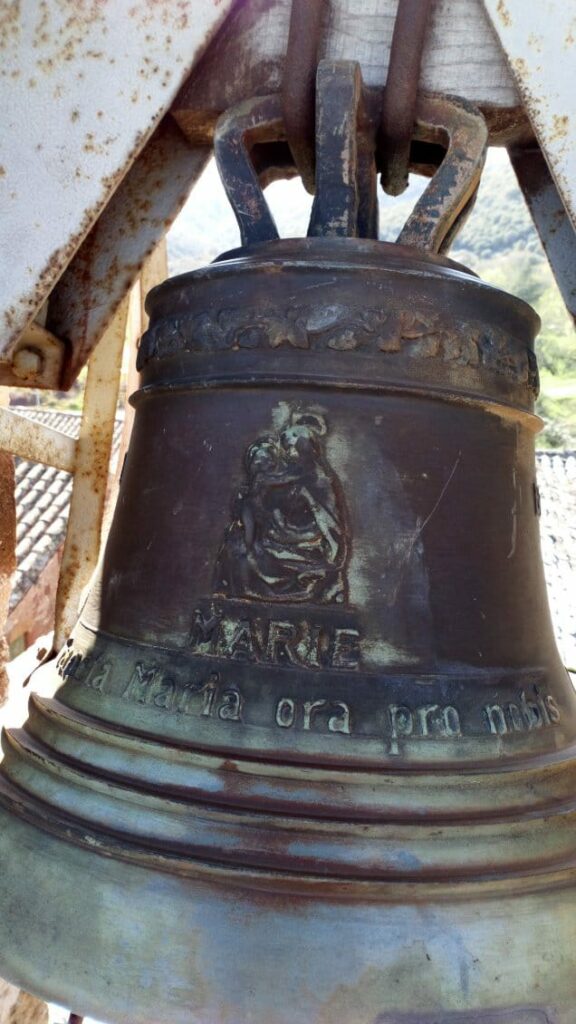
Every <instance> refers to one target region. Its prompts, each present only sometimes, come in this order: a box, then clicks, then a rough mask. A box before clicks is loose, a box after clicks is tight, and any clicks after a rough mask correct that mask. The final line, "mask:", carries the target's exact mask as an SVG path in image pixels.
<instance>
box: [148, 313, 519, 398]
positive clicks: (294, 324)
mask: <svg viewBox="0 0 576 1024" xmlns="http://www.w3.org/2000/svg"><path fill="white" fill-rule="evenodd" d="M275 348H291V349H308V350H311V351H325V350H329V351H330V350H331V351H333V352H349V351H361V352H362V351H365V352H370V351H372V352H380V353H382V354H383V356H382V357H383V358H387V359H391V358H392V359H394V358H401V359H404V358H409V359H410V358H417V359H436V360H438V361H442V362H444V363H456V364H457V365H458V366H471V367H478V366H481V367H486V368H487V369H490V370H493V371H495V372H496V373H500V374H502V375H503V376H505V377H507V378H508V379H510V380H512V381H513V382H514V383H518V384H525V385H526V386H527V387H528V388H529V389H530V390H531V391H532V392H533V393H534V394H537V393H538V387H539V384H538V371H537V367H536V360H535V357H534V353H533V352H532V351H531V350H530V349H527V348H525V347H522V348H518V347H517V346H514V345H513V344H512V343H511V339H510V337H509V335H508V334H507V333H506V332H505V331H501V330H498V329H496V328H493V327H490V328H487V327H481V328H480V329H468V330H467V331H464V330H458V331H456V330H454V326H453V325H452V324H448V323H446V322H444V321H443V320H442V318H441V317H440V316H439V315H438V313H436V312H433V311H430V310H427V311H426V312H424V311H423V310H413V309H398V308H393V307H392V306H391V305H389V304H386V306H379V307H377V308H372V309H371V308H366V307H351V306H350V305H349V304H346V305H340V304H339V303H332V304H330V305H323V306H321V307H320V308H319V307H318V306H317V305H315V306H308V307H306V306H304V305H301V304H300V303H298V305H291V306H287V307H286V308H284V309H278V308H277V307H275V308H274V309H269V310H267V309H266V308H265V307H264V306H263V305H262V304H260V305H259V306H258V308H257V309H255V308H250V307H248V306H245V305H242V306H240V307H238V306H235V307H231V308H225V309H219V310H214V311H205V312H203V313H197V314H193V313H191V314H182V315H180V316H170V317H166V318H165V319H162V320H158V321H156V322H155V323H153V324H152V325H151V326H150V328H149V329H148V330H147V331H146V332H145V334H144V335H143V336H142V339H141V342H140V346H139V349H138V369H139V370H141V369H143V367H144V366H145V365H146V363H147V362H148V361H149V360H151V359H162V358H164V357H166V356H169V355H171V354H172V353H174V352H214V351H218V352H219V351H226V350H232V351H242V350H243V349H244V350H245V349H275Z"/></svg>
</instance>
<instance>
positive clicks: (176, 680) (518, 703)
mask: <svg viewBox="0 0 576 1024" xmlns="http://www.w3.org/2000/svg"><path fill="white" fill-rule="evenodd" d="M57 668H58V672H59V674H60V676H61V678H62V679H63V680H64V681H66V682H74V683H79V684H81V685H82V687H83V688H85V689H86V690H87V691H89V692H90V694H91V697H92V699H93V698H97V699H98V700H100V699H101V698H105V697H109V696H110V697H113V698H115V699H119V700H121V701H123V702H127V703H129V704H134V705H137V706H139V707H142V708H150V709H152V710H154V711H156V712H164V713H167V714H174V715H184V716H187V715H190V716H192V717H195V718H197V719H198V720H199V721H206V720H215V721H218V722H231V723H236V724H238V723H241V724H242V725H243V726H250V725H258V726H259V727H262V726H265V727H269V728H272V729H273V730H276V729H278V730H281V731H282V732H283V733H286V734H289V733H303V734H305V733H310V734H323V735H325V736H327V737H330V736H332V737H334V738H335V740H336V739H337V737H338V736H346V737H348V736H350V737H353V738H354V739H355V740H356V741H362V740H371V741H374V740H377V741H378V742H379V743H380V744H381V750H382V753H383V754H385V755H389V756H392V757H402V756H410V755H412V754H413V753H414V752H415V748H416V747H417V746H420V745H421V744H426V743H428V742H439V741H442V742H444V743H446V742H450V743H459V742H461V741H464V740H466V739H470V738H476V739H480V738H481V737H482V736H483V737H485V738H486V739H487V740H489V739H490V738H492V739H494V738H501V737H506V736H507V737H511V738H512V737H514V736H517V735H518V734H523V733H528V732H532V731H534V730H544V729H551V728H554V727H555V726H557V725H559V724H560V723H561V721H562V717H563V711H562V709H561V707H560V705H559V704H558V702H557V700H556V699H555V698H554V697H553V696H552V695H551V694H549V693H547V692H546V691H545V690H544V689H543V688H542V687H541V686H540V685H538V684H536V683H533V684H526V685H525V686H524V687H522V688H521V689H519V690H517V691H516V694H515V696H514V697H513V698H512V699H509V700H502V701H501V702H500V703H496V702H489V703H482V702H481V701H479V702H478V703H477V704H471V703H470V702H466V704H465V705H463V706H458V705H457V704H456V703H442V702H440V701H437V702H434V701H429V702H428V703H408V701H402V702H401V701H399V700H396V701H390V700H386V699H383V700H382V701H381V703H380V704H379V705H374V703H373V702H372V703H371V704H370V706H369V709H368V710H366V708H365V705H364V704H363V702H362V699H361V698H359V699H357V700H356V699H354V697H353V692H354V691H353V690H351V691H349V692H350V697H348V694H347V695H346V700H342V699H340V697H339V696H338V695H336V694H334V693H330V689H329V688H327V689H321V690H320V692H318V691H316V693H314V695H310V694H309V693H306V689H307V688H306V687H301V686H300V685H299V684H297V683H296V684H294V686H293V690H292V692H290V691H288V692H286V691H284V692H282V690H280V693H279V692H278V689H277V688H276V687H270V688H268V687H260V686H255V687H254V688H251V687H250V686H247V685H246V684H245V682H242V683H240V682H237V681H236V680H235V679H234V675H233V674H232V678H231V679H230V678H229V670H230V668H231V666H229V670H227V671H226V672H224V670H221V671H219V670H217V669H216V668H214V669H210V668H208V669H207V668H206V667H204V668H202V667H200V668H198V667H197V666H195V667H194V668H193V669H192V670H191V671H190V672H186V671H184V670H183V669H182V668H181V667H180V668H178V669H177V668H172V669H167V668H166V667H165V666H164V665H163V664H162V663H161V661H160V659H158V660H157V661H144V660H143V659H139V660H137V661H135V662H133V663H132V665H131V666H130V667H129V669H128V672H127V671H126V662H125V661H124V660H123V659H119V660H118V662H117V663H116V662H115V661H114V659H113V658H112V657H110V656H103V655H100V656H97V655H95V654H94V653H89V654H82V653H80V652H79V651H75V650H74V649H73V647H72V646H70V647H68V648H65V649H64V651H63V652H62V654H61V655H60V656H59V658H58V660H57ZM285 678H287V677H285ZM296 678H297V677H296ZM302 691H304V692H302ZM382 693H383V694H384V693H385V690H383V691H382Z"/></svg>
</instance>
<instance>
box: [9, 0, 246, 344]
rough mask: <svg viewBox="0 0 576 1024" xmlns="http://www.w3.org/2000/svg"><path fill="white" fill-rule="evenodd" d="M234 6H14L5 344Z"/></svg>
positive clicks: (121, 1)
mask: <svg viewBox="0 0 576 1024" xmlns="http://www.w3.org/2000/svg"><path fill="white" fill-rule="evenodd" d="M231 7H232V0H218V2H216V0H194V2H192V0H184V2H183V3H171V2H161V3H146V4H134V3H133V2H132V0H103V2H98V3H90V4H79V3H78V2H77V0H62V2H58V3H56V2H54V0H42V2H40V3H38V2H36V0H23V2H22V3H18V4H9V5H3V8H2V33H1V37H0V46H1V48H2V76H1V77H0V104H1V107H2V110H3V111H4V124H3V131H2V138H1V140H0V147H1V150H0V206H1V208H2V229H3V230H2V238H3V243H2V244H3V257H2V268H3V269H2V277H1V280H0V316H1V326H2V347H3V349H4V348H6V347H7V346H9V345H10V343H11V341H13V340H14V339H15V338H16V337H17V336H18V334H19V333H20V332H21V331H22V330H23V328H24V327H25V326H26V324H27V323H28V321H29V320H30V319H31V317H32V316H33V314H34V313H35V312H36V310H37V309H38V307H39V306H40V305H41V304H42V302H43V301H44V299H45V297H46V295H47V294H48V292H49V291H50V288H51V287H52V285H53V284H54V283H55V282H56V280H57V279H58V278H59V276H60V275H61V273H62V271H63V270H64V268H65V267H66V265H67V264H68V263H69V262H70V259H71V258H72V256H73V255H74V252H75V251H76V249H77V248H78V246H79V245H80V243H81V241H82V239H83V238H84V236H85V235H86V233H87V231H88V230H89V228H90V227H91V225H92V223H93V222H94V220H95V219H96V217H97V216H98V214H99V213H100V212H101V210H102V209H103V207H104V205H105V203H106V202H107V201H108V199H109V198H110V196H111V195H112V193H113V192H114V190H115V189H116V188H117V186H118V184H119V182H120V180H121V179H122V177H123V175H124V174H125V172H126V170H127V169H128V167H129V166H130V164H131V163H132V161H133V160H134V158H135V156H136V155H137V153H138V152H139V151H140V150H141V149H142V147H143V145H144V143H145V142H146V140H147V138H148V137H149V136H150V134H151V133H152V131H153V129H154V127H155V125H156V124H157V122H158V120H159V118H160V117H161V115H162V114H163V113H164V112H165V111H166V110H167V108H168V106H169V105H170V102H171V101H172V99H173V98H174V96H175V94H176V92H177V90H178V88H179V87H180V86H181V84H182V82H183V81H184V80H185V78H186V76H187V74H188V73H189V71H190V68H191V67H192V66H193V64H194V62H195V61H196V60H197V58H198V56H199V55H200V54H201V53H202V51H203V49H204V48H205V46H206V44H207V43H208V42H209V40H210V38H211V36H212V34H213V33H214V32H215V30H216V28H217V27H218V25H219V23H220V22H221V21H222V19H223V18H224V17H225V16H226V14H227V13H228V11H229V10H230V9H231Z"/></svg>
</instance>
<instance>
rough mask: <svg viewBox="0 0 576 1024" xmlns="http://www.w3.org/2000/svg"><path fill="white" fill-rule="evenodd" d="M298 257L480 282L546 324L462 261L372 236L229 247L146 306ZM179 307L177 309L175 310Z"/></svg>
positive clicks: (534, 329)
mask: <svg viewBox="0 0 576 1024" xmlns="http://www.w3.org/2000/svg"><path fill="white" fill-rule="evenodd" d="M299 258H300V259H302V258H304V259H308V260H311V261H314V259H316V260H317V261H318V262H323V263H332V264H334V265H335V266H338V265H340V266H342V267H345V266H348V267H349V269H352V270H360V269H362V267H363V266H364V267H366V268H367V269H372V268H373V269H375V270H378V269H380V270H383V271H386V270H389V271H391V272H392V273H395V272H396V273H410V272H412V273H416V274H418V273H420V274H425V275H426V274H428V275H431V276H438V277H442V278H444V279H445V278H446V277H448V278H449V279H452V280H453V281H454V282H455V283H461V284H469V285H472V286H473V287H477V288H481V289H483V290H485V291H486V292H489V293H490V295H492V296H494V297H495V298H496V297H497V296H499V297H501V298H504V299H506V300H507V301H508V302H510V303H512V304H513V305H514V306H515V308H516V310H517V311H518V314H519V315H520V316H521V317H522V318H523V319H525V320H527V321H529V322H530V324H531V335H532V338H533V339H535V338H536V337H537V336H538V334H539V332H540V329H541V326H542V321H541V318H540V316H539V315H538V313H537V312H536V310H535V309H534V308H533V307H532V306H531V305H530V304H529V303H528V302H526V301H525V300H524V299H521V298H520V297H519V296H517V295H512V294H511V293H510V292H506V291H505V290H504V289H502V288H498V287H497V286H495V285H492V284H489V283H488V282H487V281H483V280H482V278H481V277H479V275H478V274H476V273H475V272H474V271H473V270H471V269H470V268H469V267H466V266H465V265H464V264H463V263H458V262H457V261H456V260H452V259H450V258H449V257H447V256H442V255H439V254H436V253H426V252H423V251H421V250H420V249H416V248H414V247H412V246H407V245H401V244H399V243H397V242H381V241H378V240H375V239H370V238H326V237H318V238H301V237H297V238H275V239H271V240H269V241H266V242H258V243H255V244H253V245H248V246H239V247H238V248H234V249H228V250H226V252H223V253H221V254H220V255H219V256H217V257H216V259H215V260H213V261H212V262H211V263H209V264H207V265H206V266H204V267H198V268H197V269H195V270H189V271H186V272H185V273H183V274H176V275H174V276H173V277H169V278H167V279H166V280H165V281H163V282H162V283H161V284H159V285H156V287H155V288H152V289H151V290H150V291H149V292H148V295H147V296H146V301H145V309H146V312H147V313H148V315H149V317H150V319H151V320H154V319H155V316H156V315H157V310H156V309H155V308H154V306H155V299H156V298H157V297H160V295H165V294H166V292H167V291H173V290H174V291H177V290H180V289H182V288H183V287H186V285H188V284H191V283H192V282H199V281H201V280H202V278H204V277H210V276H212V274H214V273H218V272H222V273H225V272H227V271H230V270H232V269H233V268H235V267H238V268H239V267H242V268H243V269H244V270H250V269H251V268H253V269H254V270H255V269H256V268H257V267H259V266H261V265H262V264H264V263H267V264H271V263H272V264H274V263H279V264H281V263H283V262H286V263H288V264H290V263H293V262H297V261H298V259H299ZM177 306H178V301H177V300H176V301H175V307H177ZM176 311H177V310H176V309H175V310H174V312H176Z"/></svg>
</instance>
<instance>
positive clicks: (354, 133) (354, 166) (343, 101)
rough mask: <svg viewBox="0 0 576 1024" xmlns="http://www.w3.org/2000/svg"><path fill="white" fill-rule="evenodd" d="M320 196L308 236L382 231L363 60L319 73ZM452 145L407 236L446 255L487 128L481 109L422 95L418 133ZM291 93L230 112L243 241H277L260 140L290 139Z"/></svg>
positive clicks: (230, 164) (227, 167)
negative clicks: (287, 98) (286, 114)
mask: <svg viewBox="0 0 576 1024" xmlns="http://www.w3.org/2000/svg"><path fill="white" fill-rule="evenodd" d="M316 91H317V103H316V146H317V152H316V196H315V200H314V205H313V209H312V216H311V220H310V226H309V229H308V234H309V235H331V236H340V237H364V238H375V237H377V214H378V210H377V203H376V190H375V131H376V125H375V124H374V123H373V122H371V121H370V119H369V117H368V114H367V105H366V104H365V103H364V98H365V97H364V92H363V86H362V77H361V74H360V69H359V66H358V65H357V64H356V63H354V62H350V61H335V62H334V61H321V62H320V64H319V67H318V73H317V90H316ZM414 137H415V138H416V139H417V140H422V141H426V142H434V143H440V144H441V145H442V146H443V147H444V148H445V149H446V156H445V157H444V159H443V161H442V163H441V165H440V168H439V170H438V171H437V172H436V174H435V175H434V177H433V178H432V181H431V182H430V184H429V185H428V188H427V189H426V191H425V192H424V194H423V195H422V196H421V198H420V199H419V201H418V203H417V204H416V207H415V208H414V210H413V212H412V214H411V215H410V217H409V218H408V221H407V223H406V225H405V227H404V228H403V230H402V232H401V233H400V236H399V238H398V242H400V243H402V244H403V245H410V246H413V247H414V248H416V249H420V250H424V251H427V252H433V253H436V252H444V251H446V249H447V248H448V246H449V245H450V243H451V242H452V241H453V239H454V236H455V234H456V232H457V231H458V230H459V229H460V227H461V226H462V224H463V223H464V220H465V217H466V216H467V214H468V212H469V211H470V209H471V207H472V204H473V201H474V198H475V195H476V192H477V189H478V184H479V181H480V175H481V172H482V167H483V165H484V160H485V156H486V145H487V140H488V132H487V128H486V124H485V122H484V118H483V117H482V115H481V114H480V113H479V111H478V110H476V108H475V107H473V106H471V105H470V104H469V103H466V102H465V101H464V100H461V99H458V98H456V97H444V96H433V95H427V94H421V95H420V97H419V98H418V106H417V119H416V130H415V136H414ZM285 139H286V132H285V128H284V122H283V116H282V99H281V97H280V96H278V95H273V96H262V97H257V98H256V99H252V100H248V101H246V102H244V103H241V104H239V105H238V106H236V107H234V108H232V109H231V110H229V111H227V112H226V113H225V114H223V115H222V117H221V118H220V120H219V121H218V124H217V125H216V133H215V139H214V150H215V155H216V161H217V164H218V168H219V171H220V175H221V177H222V181H223V184H224V188H225V189H226V193H227V195H228V199H229V200H230V203H231V205H232V208H233V210H234V213H235V215H236V219H237V221H238V224H239V226H240V233H241V238H242V244H243V245H251V244H254V243H258V242H265V241H270V240H272V239H275V238H278V230H277V228H276V224H275V223H274V219H273V217H272V214H271V213H270V210H269V208H268V205H267V203H266V200H265V198H264V193H263V190H262V187H261V184H260V181H259V178H258V175H257V173H256V170H255V168H254V165H253V162H252V158H251V150H252V148H253V147H254V145H255V144H257V143H268V142H274V141H284V140H285Z"/></svg>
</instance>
